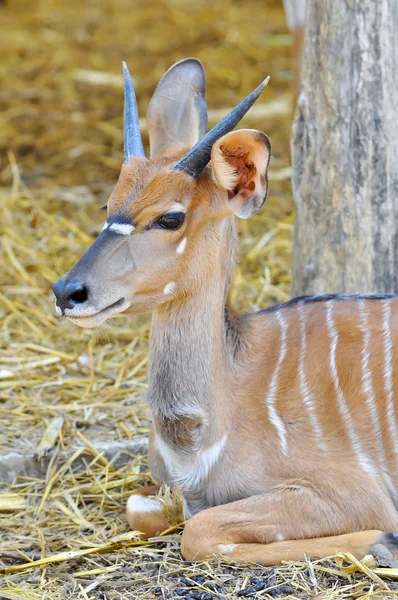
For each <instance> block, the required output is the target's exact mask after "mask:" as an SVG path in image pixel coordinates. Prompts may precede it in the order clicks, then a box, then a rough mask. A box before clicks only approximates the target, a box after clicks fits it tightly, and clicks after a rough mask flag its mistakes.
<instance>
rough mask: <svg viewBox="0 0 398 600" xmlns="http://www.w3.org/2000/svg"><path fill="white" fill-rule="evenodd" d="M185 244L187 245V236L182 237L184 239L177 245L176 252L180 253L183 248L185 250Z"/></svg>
mask: <svg viewBox="0 0 398 600" xmlns="http://www.w3.org/2000/svg"><path fill="white" fill-rule="evenodd" d="M186 245H187V238H186V237H184V239H183V240H182V241H181V242H180V244H179V245H178V248H177V254H182V253H183V252H184V250H185V246H186Z"/></svg>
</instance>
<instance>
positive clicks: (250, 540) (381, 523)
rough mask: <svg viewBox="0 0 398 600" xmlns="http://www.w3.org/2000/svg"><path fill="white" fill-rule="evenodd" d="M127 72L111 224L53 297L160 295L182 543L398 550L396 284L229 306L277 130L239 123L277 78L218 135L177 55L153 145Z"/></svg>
mask: <svg viewBox="0 0 398 600" xmlns="http://www.w3.org/2000/svg"><path fill="white" fill-rule="evenodd" d="M124 77H125V113H124V119H125V125H124V147H125V160H124V164H123V166H122V168H121V173H120V177H119V180H118V182H117V184H116V187H115V189H114V192H113V193H112V195H111V197H110V199H109V202H108V205H107V210H108V214H107V220H106V223H105V225H104V228H103V230H102V232H101V234H100V235H99V237H98V238H97V239H96V241H95V242H94V243H93V245H92V246H91V248H90V249H89V250H88V251H87V253H86V254H85V255H84V256H83V258H82V259H81V260H80V261H79V262H78V263H77V264H76V265H75V266H74V267H73V269H72V270H71V271H70V272H69V273H67V274H66V275H65V276H64V277H62V278H61V279H59V280H58V281H57V282H56V283H55V285H54V293H55V296H56V310H57V312H58V313H59V314H62V315H64V316H65V317H67V318H68V319H70V320H71V321H72V322H73V323H76V324H78V325H80V326H81V327H94V326H96V325H99V324H100V323H103V322H104V321H105V320H106V319H107V318H108V317H110V316H112V315H115V314H116V313H121V312H126V313H127V312H128V313H142V312H144V311H152V313H153V317H152V330H151V341H150V360H149V393H148V399H149V403H150V407H151V412H152V417H153V427H152V432H151V435H150V441H149V460H150V467H151V470H152V473H153V476H154V478H155V479H156V480H157V481H159V482H160V483H167V484H169V485H170V486H173V485H175V484H177V485H179V486H180V488H181V490H182V494H183V502H184V511H185V517H186V519H187V523H186V527H185V530H184V533H183V535H182V548H181V550H182V554H183V556H184V557H185V558H187V559H191V560H194V559H203V558H205V557H209V556H214V555H224V556H228V557H229V558H231V559H233V560H238V561H256V562H261V563H263V564H265V565H269V564H274V563H278V562H280V561H282V560H284V559H299V558H302V557H303V555H304V554H305V553H306V554H307V555H309V556H313V557H322V556H327V555H331V554H333V553H335V552H336V551H349V552H351V553H352V554H354V555H356V556H357V557H358V558H361V557H362V556H364V555H365V554H367V553H369V552H371V551H372V547H373V546H374V545H375V544H376V543H383V544H385V545H387V546H388V547H389V548H391V549H395V548H398V535H397V534H395V533H393V532H394V531H397V532H398V512H397V506H398V495H397V490H398V435H397V417H398V415H397V407H396V402H395V399H396V398H398V379H397V371H396V365H397V363H398V344H397V341H398V319H397V317H396V315H397V314H398V299H397V298H395V297H392V296H384V295H383V296H382V295H378V296H376V295H374V296H356V295H353V296H350V295H336V296H322V297H305V298H297V299H295V300H292V301H290V302H286V303H285V304H282V305H279V306H275V307H272V308H270V309H266V310H262V311H259V312H257V313H253V314H246V315H238V314H236V313H234V312H233V310H232V309H231V307H230V306H229V303H228V288H229V284H230V278H231V272H232V269H233V267H234V264H235V257H236V250H237V234H236V223H235V215H236V216H238V217H240V218H248V217H250V216H251V215H253V214H254V213H255V212H256V211H258V210H259V208H261V206H262V204H263V202H264V200H265V197H266V194H267V167H268V163H269V158H270V143H269V140H268V138H267V136H266V135H265V134H264V133H262V132H260V131H255V130H252V129H241V130H237V131H233V129H234V127H235V126H236V125H237V124H238V122H239V121H240V119H241V118H242V117H243V115H244V114H245V113H246V112H247V110H248V109H249V108H250V106H251V105H252V104H253V103H254V102H255V101H256V99H257V98H258V97H259V96H260V94H261V93H262V92H263V90H264V88H265V86H266V85H267V82H268V79H266V80H265V81H264V82H263V83H262V84H261V85H260V86H259V87H258V88H257V89H256V90H255V91H254V92H252V93H251V94H250V95H249V96H248V97H247V98H246V99H245V100H243V101H242V102H241V103H240V104H239V105H238V106H237V107H236V108H235V109H234V110H233V111H232V112H231V113H230V114H229V115H228V116H226V117H225V118H224V119H223V120H222V121H221V122H220V123H219V124H218V125H216V126H215V127H214V128H213V129H212V130H211V131H210V132H208V133H206V129H207V114H206V103H205V75H204V71H203V67H202V65H201V63H200V62H199V61H198V60H195V59H193V58H190V59H187V60H183V61H181V62H179V63H177V64H175V65H174V66H173V67H171V69H170V70H169V71H167V73H166V74H165V75H164V76H163V78H162V79H161V81H160V83H159V85H158V86H157V88H156V91H155V93H154V95H153V97H152V99H151V102H150V105H149V110H148V130H149V136H150V146H151V156H150V158H149V159H147V158H146V157H145V154H144V149H143V145H142V141H141V135H140V131H139V125H138V111H137V106H136V99H135V94H134V89H133V84H132V81H131V78H130V75H129V72H128V70H127V67H126V66H124ZM155 495H156V488H147V489H143V490H141V491H137V492H136V493H134V494H133V495H132V496H131V497H130V499H129V501H128V505H127V518H128V522H129V524H130V526H131V527H132V528H133V529H137V530H139V531H141V532H142V533H143V534H144V535H146V536H153V535H155V534H156V533H157V532H160V531H162V530H165V529H166V528H167V527H168V523H167V520H166V519H165V517H164V516H163V513H162V508H161V505H160V503H159V501H158V500H157V498H156V497H155Z"/></svg>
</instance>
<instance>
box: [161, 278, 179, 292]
mask: <svg viewBox="0 0 398 600" xmlns="http://www.w3.org/2000/svg"><path fill="white" fill-rule="evenodd" d="M175 287H176V284H175V283H174V281H170V283H168V284H167V285H166V287H165V288H164V290H163V294H171V293H172V292H174V290H175Z"/></svg>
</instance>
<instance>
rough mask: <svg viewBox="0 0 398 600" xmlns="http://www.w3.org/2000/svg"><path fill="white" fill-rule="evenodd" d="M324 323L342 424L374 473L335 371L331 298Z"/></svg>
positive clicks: (365, 467) (366, 467)
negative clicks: (328, 341) (327, 335)
mask: <svg viewBox="0 0 398 600" xmlns="http://www.w3.org/2000/svg"><path fill="white" fill-rule="evenodd" d="M326 325H327V329H328V333H329V339H330V356H329V361H330V364H329V367H330V372H331V375H332V380H333V385H334V389H335V392H336V396H337V403H338V406H339V410H340V414H341V416H342V417H343V421H344V425H345V427H346V430H347V433H348V437H349V439H350V441H351V445H352V448H353V450H354V452H355V454H356V456H357V458H358V461H359V463H360V465H361V467H362V468H363V470H364V471H366V472H367V473H371V474H372V475H374V474H375V473H376V472H377V471H376V470H375V468H374V465H373V463H372V462H371V461H370V460H369V458H368V457H367V456H366V455H365V453H364V452H363V449H362V447H361V443H360V441H359V438H358V436H357V433H356V431H355V428H354V424H353V422H352V418H351V414H350V410H349V408H348V406H347V402H346V399H345V396H344V392H343V390H342V389H341V386H340V378H339V374H338V371H337V366H336V350H337V343H338V341H339V334H338V331H337V329H336V325H335V322H334V318H333V300H328V301H327V302H326Z"/></svg>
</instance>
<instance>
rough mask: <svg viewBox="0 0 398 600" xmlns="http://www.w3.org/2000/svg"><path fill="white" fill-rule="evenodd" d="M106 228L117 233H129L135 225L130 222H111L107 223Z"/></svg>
mask: <svg viewBox="0 0 398 600" xmlns="http://www.w3.org/2000/svg"><path fill="white" fill-rule="evenodd" d="M108 229H109V231H113V232H114V233H118V234H119V235H130V233H132V232H133V231H134V229H135V227H134V225H132V224H131V223H112V224H111V225H109V227H108Z"/></svg>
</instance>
